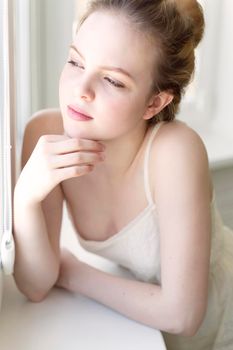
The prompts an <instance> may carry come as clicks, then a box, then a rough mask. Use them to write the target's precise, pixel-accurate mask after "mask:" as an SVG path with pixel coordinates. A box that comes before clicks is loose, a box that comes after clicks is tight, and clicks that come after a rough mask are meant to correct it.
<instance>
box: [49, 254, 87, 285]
mask: <svg viewBox="0 0 233 350" xmlns="http://www.w3.org/2000/svg"><path fill="white" fill-rule="evenodd" d="M83 264H84V263H83V262H82V261H80V260H79V259H78V258H77V257H76V256H75V255H73V254H72V253H71V252H70V251H69V250H68V249H66V248H62V249H61V258H60V271H59V276H58V279H57V282H56V284H55V285H56V286H57V287H60V288H64V289H67V290H70V291H72V283H71V281H72V275H73V278H74V276H75V274H77V273H78V268H79V267H81V266H82V265H83ZM72 271H75V274H72Z"/></svg>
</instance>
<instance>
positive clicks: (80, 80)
mask: <svg viewBox="0 0 233 350" xmlns="http://www.w3.org/2000/svg"><path fill="white" fill-rule="evenodd" d="M153 52H154V50H152V46H151V44H150V43H149V41H147V40H146V39H145V37H144V36H143V35H142V34H141V33H139V32H137V31H136V30H135V28H134V27H133V26H132V25H131V26H130V24H129V23H128V22H127V20H126V19H125V18H124V17H123V16H119V15H117V14H112V13H110V12H95V13H93V14H91V15H90V16H89V17H88V18H87V20H86V21H85V22H84V23H83V25H82V26H81V27H80V29H79V31H78V33H77V35H76V37H75V39H74V41H73V43H72V48H70V50H69V56H68V60H67V61H68V62H67V63H66V64H65V66H64V69H63V71H62V74H61V77H60V85H59V96H60V108H61V112H62V116H63V124H64V130H65V133H66V134H67V135H68V136H70V137H82V138H88V139H93V140H106V141H107V140H111V139H113V138H116V137H120V136H123V135H124V134H126V133H127V132H130V131H132V130H133V129H134V128H135V127H141V126H142V125H143V124H144V123H145V122H146V121H145V119H143V116H144V114H145V111H146V107H147V102H148V101H147V99H148V96H149V92H150V88H151V85H152V69H153V65H154V55H153ZM69 61H70V62H71V63H69ZM69 105H72V106H75V107H76V108H79V109H80V110H81V111H82V112H83V113H84V114H87V115H89V116H91V117H92V118H93V119H91V120H89V121H87V122H86V121H77V120H73V119H71V118H70V117H69V114H68V113H67V106H69Z"/></svg>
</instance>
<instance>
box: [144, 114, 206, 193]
mask: <svg viewBox="0 0 233 350" xmlns="http://www.w3.org/2000/svg"><path fill="white" fill-rule="evenodd" d="M150 173H151V176H152V178H153V179H154V185H155V186H156V183H157V184H158V185H159V186H161V183H162V182H163V183H164V184H165V185H167V184H168V183H171V182H172V183H173V186H177V187H179V186H180V187H182V186H184V182H185V181H186V182H187V186H188V185H189V186H192V185H194V186H195V184H194V183H193V182H195V181H201V179H202V180H203V181H202V184H203V185H202V186H206V185H207V186H208V189H209V191H210V192H212V181H211V177H210V171H209V159H208V153H207V150H206V147H205V144H204V142H203V140H202V139H201V137H200V136H199V134H198V133H197V132H196V131H195V130H193V129H192V128H191V127H189V126H188V125H187V124H185V123H183V122H182V121H178V120H176V121H173V122H169V123H164V124H162V125H161V126H160V128H159V130H158V132H157V135H156V137H155V138H154V140H153V143H152V148H151V165H150ZM188 182H189V183H188ZM200 186H201V184H200ZM202 186H201V187H202ZM211 196H212V194H210V198H211Z"/></svg>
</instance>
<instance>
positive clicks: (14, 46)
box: [0, 0, 233, 228]
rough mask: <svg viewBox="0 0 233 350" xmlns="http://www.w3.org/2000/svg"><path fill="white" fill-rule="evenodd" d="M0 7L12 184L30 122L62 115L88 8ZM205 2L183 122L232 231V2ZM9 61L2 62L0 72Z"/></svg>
mask: <svg viewBox="0 0 233 350" xmlns="http://www.w3.org/2000/svg"><path fill="white" fill-rule="evenodd" d="M2 1H3V3H4V2H5V5H6V6H7V7H8V10H9V11H8V23H7V28H8V35H9V38H8V41H7V42H5V43H4V41H1V42H0V55H4V52H5V53H6V51H8V53H9V56H8V60H7V62H8V70H9V76H8V78H9V90H10V92H11V93H10V97H9V103H10V111H9V116H10V124H11V144H12V145H13V150H12V159H13V163H14V164H12V167H14V166H15V167H16V170H15V175H14V177H13V183H14V181H15V179H16V178H17V176H18V171H19V159H20V153H21V146H22V137H23V132H24V127H25V124H26V122H27V121H28V119H29V118H30V117H31V116H32V115H33V113H35V112H36V111H38V110H40V109H44V108H59V102H58V81H59V76H60V73H61V70H62V68H63V65H64V64H65V62H66V58H67V54H68V47H69V45H70V44H71V42H72V36H73V33H74V31H75V28H76V25H77V21H78V19H79V17H80V16H81V14H82V12H83V10H84V9H85V6H86V4H87V1H86V0H69V1H65V0H40V1H38V0H18V1H16V0H8V1H7V0H2ZM199 2H200V3H201V4H202V6H203V9H204V13H205V19H206V32H205V37H204V39H203V41H202V43H201V45H200V46H199V47H198V49H197V51H196V75H195V79H194V80H193V82H192V84H191V85H190V87H189V88H188V90H187V92H186V95H185V98H184V99H183V102H182V106H181V110H180V113H179V115H178V116H177V118H178V119H181V120H184V121H185V122H186V123H187V124H188V125H189V126H191V127H192V128H193V129H195V130H196V131H197V132H198V133H199V135H200V136H201V137H202V139H203V141H204V143H205V145H206V149H207V152H208V156H209V162H210V168H211V172H212V175H213V181H214V186H215V190H216V195H217V196H216V197H217V202H218V206H219V209H220V211H221V214H222V216H223V220H224V222H225V223H226V224H227V225H228V226H230V227H232V228H233V113H232V92H233V91H232V80H233V64H232V62H233V43H232V37H233V2H232V0H214V1H213V0H200V1H199ZM0 16H1V17H2V18H0V25H1V26H3V25H4V19H3V11H1V13H0ZM5 25H6V23H5ZM4 45H5V47H4ZM1 46H2V47H1ZM3 59H4V57H1V61H0V65H1V66H0V71H1V69H3V68H2V67H3ZM4 69H6V67H5V68H4ZM3 80H4V79H3ZM3 80H2V79H1V80H0V104H2V102H3V100H4V98H6V91H5V92H4V86H6V85H4V81H3ZM4 94H5V95H4ZM2 116H3V118H4V111H1V118H2ZM2 120H3V119H2ZM1 147H2V146H1Z"/></svg>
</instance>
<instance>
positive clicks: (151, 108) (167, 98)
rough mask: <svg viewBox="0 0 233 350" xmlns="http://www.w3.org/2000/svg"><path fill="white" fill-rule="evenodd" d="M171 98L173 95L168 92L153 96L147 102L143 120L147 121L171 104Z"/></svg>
mask: <svg viewBox="0 0 233 350" xmlns="http://www.w3.org/2000/svg"><path fill="white" fill-rule="evenodd" d="M173 98H174V95H173V94H172V93H171V92H170V91H161V92H160V93H159V94H157V95H153V96H152V97H151V98H150V100H149V105H148V106H147V109H146V111H145V114H144V116H143V119H145V120H149V119H151V118H152V117H154V116H155V115H156V114H158V113H159V112H161V111H162V110H163V109H164V108H165V107H166V106H167V105H168V104H169V103H171V102H172V100H173Z"/></svg>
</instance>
